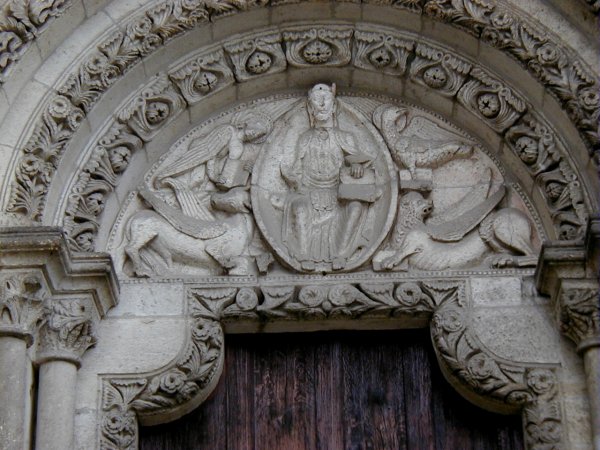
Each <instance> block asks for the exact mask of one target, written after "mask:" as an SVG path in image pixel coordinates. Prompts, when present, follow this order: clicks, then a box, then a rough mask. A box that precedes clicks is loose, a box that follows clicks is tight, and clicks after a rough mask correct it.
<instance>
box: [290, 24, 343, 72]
mask: <svg viewBox="0 0 600 450" xmlns="http://www.w3.org/2000/svg"><path fill="white" fill-rule="evenodd" d="M352 33H353V29H352V28H350V27H347V26H328V27H327V28H308V29H307V28H298V29H293V30H290V31H284V32H283V40H284V42H285V55H286V58H287V60H288V62H289V63H290V65H292V66H294V67H311V66H318V65H326V66H333V67H340V66H345V65H346V64H349V63H350V60H351V59H352V52H351V50H350V49H351V41H350V40H351V38H352Z"/></svg>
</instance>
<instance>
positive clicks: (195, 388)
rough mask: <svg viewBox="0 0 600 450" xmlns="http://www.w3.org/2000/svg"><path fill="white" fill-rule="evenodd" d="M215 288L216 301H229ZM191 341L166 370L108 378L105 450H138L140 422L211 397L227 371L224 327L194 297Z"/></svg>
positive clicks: (102, 434) (102, 422)
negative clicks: (187, 403)
mask: <svg viewBox="0 0 600 450" xmlns="http://www.w3.org/2000/svg"><path fill="white" fill-rule="evenodd" d="M227 293H228V292H227V291H226V290H225V291H222V290H215V291H213V292H212V293H211V296H210V301H211V302H215V303H219V302H222V301H223V298H225V299H227V298H228V295H227ZM189 307H190V310H189V339H188V343H187V345H186V347H185V349H184V351H183V353H182V354H181V355H180V356H179V357H178V358H177V359H176V361H175V362H174V364H172V365H170V366H169V368H167V369H166V370H164V371H162V372H160V373H157V374H152V375H148V376H141V377H135V378H126V377H123V378H106V379H104V382H103V386H102V417H101V420H100V422H99V426H100V446H99V447H100V449H102V450H109V449H110V450H117V449H119V450H121V449H135V448H137V427H138V425H137V418H138V417H141V416H152V415H154V414H157V413H164V412H165V411H168V410H170V409H173V408H176V407H177V406H179V405H181V404H183V403H186V402H188V401H191V400H192V399H193V398H197V397H200V400H203V399H204V398H205V397H202V396H203V395H208V393H210V391H211V390H212V389H213V388H214V383H216V381H217V380H218V378H219V376H220V373H221V371H222V367H223V329H222V327H221V325H220V324H219V322H218V317H219V316H218V315H217V314H215V313H214V312H212V310H211V309H210V308H206V307H204V306H203V305H201V304H200V303H199V300H197V298H196V297H193V296H192V297H190V303H189Z"/></svg>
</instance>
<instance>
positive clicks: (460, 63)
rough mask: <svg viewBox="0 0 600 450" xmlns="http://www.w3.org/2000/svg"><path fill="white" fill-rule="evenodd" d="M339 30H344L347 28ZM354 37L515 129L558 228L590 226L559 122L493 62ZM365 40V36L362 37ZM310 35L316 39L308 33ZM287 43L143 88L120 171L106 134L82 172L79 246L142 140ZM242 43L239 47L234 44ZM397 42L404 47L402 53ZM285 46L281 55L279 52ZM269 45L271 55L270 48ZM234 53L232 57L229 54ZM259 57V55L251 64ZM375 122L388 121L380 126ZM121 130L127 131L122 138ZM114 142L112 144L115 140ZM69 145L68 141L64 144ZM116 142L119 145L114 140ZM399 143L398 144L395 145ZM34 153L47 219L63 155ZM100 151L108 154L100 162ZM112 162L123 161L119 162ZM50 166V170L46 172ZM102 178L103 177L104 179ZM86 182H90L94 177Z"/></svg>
mask: <svg viewBox="0 0 600 450" xmlns="http://www.w3.org/2000/svg"><path fill="white" fill-rule="evenodd" d="M294 30H295V31H294V32H293V33H296V34H294V36H296V35H297V33H299V31H298V27H295V28H294ZM311 30H314V28H311V27H306V28H305V32H306V33H308V35H309V38H308V39H309V41H310V39H313V38H310V36H312V34H311ZM335 30H337V31H336V32H339V30H338V28H335ZM285 32H286V31H285V30H284V31H283V33H284V34H285ZM332 33H333V32H332ZM334 34H335V33H334ZM332 35H333V34H332ZM315 36H316V35H315ZM317 37H318V36H317ZM367 37H368V39H367ZM315 39H316V37H315ZM353 39H354V41H353V42H354V44H353V45H352V46H351V47H350V49H351V50H352V52H354V53H352V54H351V56H352V64H354V65H355V66H357V67H361V68H362V67H366V66H367V64H370V69H369V70H375V69H376V65H374V63H373V60H376V58H371V56H373V55H374V54H375V53H376V52H378V51H379V50H382V51H384V50H385V51H384V53H385V52H388V53H387V54H388V56H389V57H390V58H392V59H390V64H391V65H386V67H387V69H385V68H382V69H381V70H392V69H394V70H396V69H397V70H401V71H403V72H404V73H405V76H409V77H410V78H411V79H413V80H415V82H417V83H419V84H422V85H424V86H427V87H428V88H431V89H436V90H437V91H439V92H440V93H441V94H442V95H455V96H456V97H457V98H458V99H459V100H460V101H461V102H462V103H463V104H465V106H467V108H469V109H470V110H471V111H473V113H474V114H476V115H477V116H478V117H480V119H481V120H482V121H485V122H486V123H487V124H489V126H490V127H491V128H493V129H495V130H497V131H498V132H499V133H500V132H502V133H503V132H504V130H506V129H507V128H508V131H507V132H506V133H505V134H504V133H503V138H505V139H506V141H507V143H508V144H509V147H510V148H512V149H513V150H514V151H515V153H517V156H518V157H519V159H520V160H521V161H522V162H523V164H524V165H525V166H526V167H527V169H528V171H529V172H530V174H531V176H532V177H535V178H536V179H537V180H538V182H539V185H540V189H541V191H542V193H543V195H544V197H545V198H546V200H547V203H548V208H549V209H550V211H551V214H552V216H553V218H554V222H555V226H556V230H557V231H556V234H557V235H558V236H559V237H560V238H561V239H566V240H569V239H574V238H576V237H577V236H578V235H580V233H581V230H582V228H583V224H584V222H585V218H586V216H587V206H586V198H585V194H584V192H583V189H582V186H581V183H580V181H579V180H578V176H577V174H576V173H575V170H574V169H573V168H572V166H571V163H570V160H569V159H568V156H567V152H566V150H565V146H564V145H563V144H562V142H561V141H560V139H559V138H558V137H557V136H556V134H555V132H554V131H553V129H552V128H551V126H550V125H549V124H547V123H546V122H545V121H544V119H543V118H542V117H541V116H538V115H536V114H535V113H533V112H527V105H526V104H525V102H524V101H523V100H522V99H521V97H520V95H519V94H517V93H515V92H514V90H513V89H512V88H510V87H507V86H505V85H504V84H503V83H502V82H501V81H499V80H497V79H495V78H492V77H491V76H490V75H489V74H487V73H486V72H485V71H483V69H480V68H478V67H474V66H473V65H472V64H471V63H469V62H467V61H465V60H464V59H461V58H459V57H455V56H452V54H451V53H450V51H449V50H448V49H443V48H440V47H437V46H435V45H432V44H424V43H422V42H420V43H418V44H416V42H415V41H414V37H411V35H396V34H390V35H389V36H387V35H383V34H381V33H380V34H377V35H374V34H373V33H372V31H369V29H368V28H365V29H362V28H361V29H358V30H355V32H354V35H353ZM360 39H362V40H363V41H360V42H359V40H360ZM365 39H366V40H365ZM411 39H413V40H411ZM313 40H314V39H313ZM317 40H318V39H317ZM303 42H304V41H303ZM315 42H316V41H315ZM361 42H362V43H361ZM305 44H306V45H308V44H307V43H306V42H305ZM409 44H410V45H409ZM286 45H287V44H286V43H285V38H282V40H281V41H279V37H278V35H277V34H276V33H275V34H274V33H273V32H266V34H265V35H257V34H254V35H252V36H251V37H249V38H248V39H242V40H241V41H239V43H238V44H235V46H233V47H231V46H229V44H227V45H226V48H225V49H223V50H220V49H215V48H212V49H210V50H209V51H208V52H206V53H201V54H195V55H194V56H192V57H191V58H190V60H189V61H184V62H182V63H179V65H178V66H176V67H174V68H173V69H172V70H171V71H169V78H168V77H166V76H164V75H160V76H158V77H157V78H156V79H155V80H153V81H151V82H150V83H149V84H148V85H147V86H146V87H144V88H142V90H141V91H140V92H141V93H140V94H138V95H137V96H136V98H135V99H134V100H131V101H130V103H129V104H127V105H125V106H124V108H123V110H122V111H121V112H120V113H119V122H116V123H115V124H114V125H113V126H112V128H111V131H110V132H109V133H108V134H109V135H110V134H114V135H115V139H116V141H120V140H122V139H125V140H126V141H128V142H129V144H128V145H126V146H122V145H119V146H117V147H116V148H117V149H118V151H117V150H112V151H111V154H112V158H113V159H114V160H115V161H116V160H119V161H117V162H118V164H117V166H115V167H112V168H111V170H105V169H103V168H102V167H104V166H107V165H108V164H106V161H107V157H103V158H102V157H101V158H100V159H99V157H98V155H101V154H102V153H103V152H104V151H103V150H101V148H104V147H106V145H105V144H104V143H103V142H106V141H107V138H106V137H103V138H101V140H100V141H99V143H98V144H97V146H96V150H95V155H96V156H93V157H92V158H91V159H90V160H89V162H88V163H87V164H86V165H85V166H84V168H83V173H82V175H80V177H79V180H80V181H79V182H78V183H77V186H76V187H75V188H74V189H73V190H72V193H71V195H70V197H69V205H68V207H67V210H66V218H65V224H66V226H67V229H68V230H69V236H70V238H71V239H72V242H75V247H74V248H77V249H79V250H90V249H92V248H93V241H94V235H95V232H94V229H96V228H97V225H98V223H99V216H100V215H101V213H102V210H103V204H104V202H105V201H106V195H107V194H108V193H110V192H112V190H113V189H114V187H115V186H116V183H118V178H119V176H120V174H121V173H122V172H123V170H124V168H125V167H126V165H127V161H128V159H129V157H130V155H131V152H132V151H134V150H136V149H138V148H139V143H140V142H143V141H147V140H148V139H150V138H151V136H153V135H154V134H156V133H157V132H158V130H159V129H161V128H162V127H163V126H165V125H167V124H168V123H169V122H170V121H171V120H172V119H173V118H174V117H175V116H176V115H177V114H178V113H179V112H181V111H182V109H183V108H184V107H186V105H191V104H194V103H196V102H198V101H200V100H201V99H202V98H204V97H205V96H208V95H212V94H213V93H215V92H218V91H219V90H221V89H224V88H226V87H227V86H230V85H231V84H232V83H234V82H239V81H237V80H238V79H240V77H242V79H246V78H244V77H246V76H250V75H249V74H251V72H250V71H249V68H248V67H249V66H248V65H249V64H250V65H252V67H254V66H253V64H254V63H256V64H258V66H257V67H256V68H255V69H254V70H255V72H256V70H258V72H261V71H262V70H263V69H264V68H265V67H266V66H264V64H267V65H269V64H271V65H270V66H269V68H267V69H266V71H264V72H263V73H255V74H253V75H252V76H253V77H256V76H260V75H262V74H269V73H271V71H272V70H282V68H285V67H287V65H291V64H292V63H291V61H287V63H286V64H287V65H284V63H283V62H281V63H278V62H277V61H278V60H279V61H282V60H281V58H282V55H283V54H284V47H285V46H286ZM303 45H304V44H303ZM277 46H279V47H278V48H279V50H277V51H276V50H275V48H276V47H277ZM392 47H393V48H392ZM394 48H395V49H396V50H394ZM259 49H260V50H259ZM234 50H235V55H237V56H235V55H234V54H233V53H231V52H234ZM394 51H397V52H396V53H393V52H394ZM278 52H279V56H277V53H278ZM369 52H370V53H369ZM390 52H391V53H390ZM408 52H414V54H415V58H414V59H411V58H407V59H406V60H404V59H403V58H404V56H403V55H405V54H407V53H408ZM258 53H260V54H259V56H260V58H259V59H260V61H258V60H256V61H254V59H252V55H256V54H258ZM263 53H264V54H265V55H269V57H268V58H266V57H264V55H263ZM226 54H227V55H229V56H228V57H226V56H225V55H226ZM377 54H379V53H377ZM390 55H392V56H390ZM394 55H395V56H394ZM234 56H235V57H234ZM380 56H381V55H380ZM238 57H239V58H238ZM236 58H238V59H239V61H238V60H237V59H236ZM382 58H383V57H382ZM386 58H387V57H385V58H383V59H382V61H384V62H386V61H387V59H386ZM394 58H396V59H394ZM251 60H252V61H254V62H252V63H251ZM235 61H237V62H235ZM392 61H393V62H392ZM402 61H405V62H406V64H408V66H407V67H406V68H403V66H402V65H403V64H404V63H403V62H402ZM236 64H237V66H236ZM273 64H275V65H273ZM259 66H260V67H259ZM277 67H279V68H277ZM234 74H235V75H234ZM244 74H246V75H244ZM406 74H408V75H406ZM453 93H454V94H453ZM184 99H185V101H184ZM77 111H79V112H81V110H79V109H77V110H75V112H77ZM374 120H375V119H374ZM377 120H378V119H377ZM377 120H375V122H377ZM375 122H374V123H375ZM375 125H376V126H377V127H379V125H377V124H375ZM409 128H410V127H409ZM46 129H48V128H46ZM380 131H381V132H382V133H383V135H384V138H386V137H385V136H386V134H385V133H386V132H387V131H386V130H384V129H381V130H380ZM410 132H411V131H409V129H407V130H406V133H410ZM120 135H123V137H122V138H121V137H119V136H120ZM386 139H387V138H386ZM108 140H110V139H108ZM44 142H47V140H45V141H44ZM407 142H408V141H407ZM387 144H388V146H392V147H393V144H392V143H391V141H388V142H387ZM111 145H112V144H109V147H110V146H111ZM62 148H63V146H62V145H61V146H59V147H58V150H60V149H62ZM107 150H108V151H110V148H108V149H107ZM390 150H392V149H391V148H390ZM459 153H460V152H459ZM36 154H39V152H38V153H36ZM42 154H43V153H42ZM30 158H32V159H33V160H35V161H33V162H32V163H30V164H29V165H28V166H27V171H28V172H27V173H30V172H31V175H28V176H27V177H21V179H22V181H23V183H21V182H19V183H16V184H15V185H14V189H13V203H12V205H13V206H12V210H13V211H23V212H27V213H28V214H30V215H31V216H32V217H37V218H39V216H40V214H41V209H42V205H43V202H44V200H45V195H46V190H47V184H48V183H49V182H50V180H51V174H52V171H53V170H55V169H54V166H55V164H56V163H52V162H45V161H40V160H38V159H36V156H35V155H32V156H31V157H30ZM54 160H55V159H53V160H52V161H54ZM99 160H104V161H105V162H104V163H101V164H99V163H98V161H99ZM534 160H535V161H534ZM34 163H35V164H34ZM405 163H406V162H400V163H399V168H402V166H403V165H404V164H405ZM111 164H113V165H114V163H111ZM30 166H31V167H30ZM101 166H102V167H101ZM42 167H43V168H45V169H44V171H45V172H43V173H37V174H36V173H35V170H36V169H37V168H42ZM37 170H40V169H37ZM46 172H47V173H49V174H50V175H44V173H46ZM413 175H414V174H413ZM98 180H101V181H100V182H97V181H98ZM105 181H106V183H105ZM86 183H89V186H88V185H87V184H86ZM106 186H110V187H108V188H107V187H106ZM82 193H83V195H82ZM91 193H93V194H94V195H93V197H94V198H92V199H88V200H86V199H84V197H85V196H88V194H91ZM78 202H79V203H81V205H79V204H78ZM86 203H88V204H86ZM85 229H89V230H90V231H91V234H86V235H85V236H84V237H81V238H78V236H79V235H80V234H81V233H82V232H84V230H85ZM73 230H75V232H73ZM77 241H81V242H77Z"/></svg>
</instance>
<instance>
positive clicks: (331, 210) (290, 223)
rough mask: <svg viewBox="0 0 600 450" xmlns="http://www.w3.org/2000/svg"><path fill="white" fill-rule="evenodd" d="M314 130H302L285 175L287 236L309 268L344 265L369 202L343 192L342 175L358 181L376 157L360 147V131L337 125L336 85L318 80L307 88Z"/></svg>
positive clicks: (357, 244) (283, 169)
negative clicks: (329, 84)
mask: <svg viewBox="0 0 600 450" xmlns="http://www.w3.org/2000/svg"><path fill="white" fill-rule="evenodd" d="M307 110H308V116H309V124H310V125H309V129H308V130H306V131H304V132H302V133H301V134H300V136H299V138H298V141H297V143H296V146H295V149H294V155H293V162H292V164H291V165H290V166H285V165H283V164H282V166H281V174H282V176H283V178H284V179H285V181H286V183H287V184H288V185H289V187H290V188H291V192H290V193H289V194H288V196H287V199H286V202H285V206H284V217H283V227H282V238H283V242H284V244H285V245H286V247H287V249H288V251H289V253H290V256H292V257H293V258H294V259H296V260H297V261H298V262H299V263H300V264H301V265H302V268H303V269H305V270H313V269H315V267H316V266H322V265H323V264H325V265H330V266H331V268H333V269H334V270H339V269H343V268H344V266H345V264H346V261H347V260H348V258H350V257H351V256H352V254H353V253H354V252H355V251H356V250H357V249H359V247H360V246H361V245H363V244H364V243H365V242H362V240H363V239H364V238H363V237H362V233H361V230H362V227H363V225H364V222H365V217H366V210H367V206H368V203H367V202H368V200H367V202H365V201H364V199H361V198H360V196H358V197H356V198H355V197H353V196H352V195H350V196H344V195H343V194H342V190H341V189H340V183H342V181H341V178H346V179H348V180H350V183H352V182H353V181H352V180H357V181H358V180H359V179H361V178H363V176H365V174H366V171H367V170H370V171H372V169H368V167H369V166H370V165H371V163H372V161H373V157H372V156H371V155H369V154H368V153H366V152H361V151H360V150H358V149H357V148H356V139H355V136H354V135H353V134H352V133H350V132H347V131H342V130H340V129H339V128H338V123H337V117H336V114H337V112H338V111H337V110H338V101H337V100H336V98H335V84H334V85H332V86H328V85H326V84H317V85H316V86H314V87H313V88H312V89H311V90H310V91H309V93H308V101H307Z"/></svg>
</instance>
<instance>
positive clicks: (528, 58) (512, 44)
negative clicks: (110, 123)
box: [0, 0, 600, 146]
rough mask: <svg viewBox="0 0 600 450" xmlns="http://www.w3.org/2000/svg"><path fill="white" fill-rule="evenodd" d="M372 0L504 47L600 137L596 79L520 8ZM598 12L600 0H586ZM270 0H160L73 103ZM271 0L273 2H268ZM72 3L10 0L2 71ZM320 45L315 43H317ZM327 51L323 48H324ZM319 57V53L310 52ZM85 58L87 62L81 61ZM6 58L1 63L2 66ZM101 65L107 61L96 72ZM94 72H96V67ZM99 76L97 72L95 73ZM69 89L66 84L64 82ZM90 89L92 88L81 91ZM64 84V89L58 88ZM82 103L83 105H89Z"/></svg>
mask: <svg viewBox="0 0 600 450" xmlns="http://www.w3.org/2000/svg"><path fill="white" fill-rule="evenodd" d="M368 2H372V3H375V4H385V5H388V4H389V5H392V6H394V7H399V8H403V9H407V10H409V11H412V12H415V13H417V14H425V15H427V16H431V17H433V18H436V19H438V20H441V21H444V22H449V23H451V24H453V25H456V26H458V27H460V28H463V29H465V30H467V31H468V32H470V33H472V34H474V35H475V36H476V37H479V38H481V39H483V40H484V41H486V42H487V43H489V44H490V45H492V46H494V47H497V48H499V49H501V50H503V51H506V52H508V53H509V54H510V55H512V56H513V57H515V58H516V59H517V60H518V61H520V62H522V63H523V65H524V66H525V67H526V68H527V69H528V70H529V71H530V72H532V73H533V74H534V75H535V76H536V77H537V78H538V79H539V80H540V81H541V82H542V83H544V84H545V85H546V87H547V88H548V89H549V90H550V91H551V92H552V93H553V94H554V95H555V96H556V97H557V98H558V99H559V101H561V102H562V103H563V105H564V106H565V107H566V109H567V111H569V114H570V116H571V118H572V120H573V121H574V122H575V123H576V124H577V126H578V127H579V128H580V129H581V131H582V133H583V134H584V136H585V137H586V139H587V141H588V143H589V144H590V145H592V146H596V145H597V144H598V137H597V133H596V125H595V124H596V123H597V120H598V117H599V114H600V96H599V95H598V88H597V79H596V78H595V77H594V75H593V74H592V72H590V70H589V69H588V68H585V64H584V63H582V62H581V61H580V60H578V59H577V57H576V56H575V55H573V54H572V51H569V50H567V49H565V48H562V47H561V46H560V45H558V44H556V43H555V42H553V41H552V36H548V35H547V34H545V33H544V32H542V31H540V30H537V29H536V27H535V26H534V25H533V24H530V23H528V22H527V21H526V20H522V19H521V18H520V17H519V15H518V13H517V12H513V11H511V10H510V9H509V8H507V7H506V6H503V5H499V4H497V3H496V2H495V1H492V0H487V1H484V2H482V1H479V0H462V1H453V0H452V1H451V0H426V1H424V3H423V5H421V1H420V0H393V1H392V0H371V1H368ZM586 2H587V3H588V4H589V5H590V8H591V9H592V10H593V11H594V12H597V10H598V2H597V1H595V0H586ZM269 3H270V2H269V1H268V0H230V1H227V2H201V3H187V2H182V1H181V0H170V1H169V2H161V4H160V5H158V6H153V7H151V8H150V9H148V10H147V11H146V12H145V13H144V14H143V15H141V16H138V17H137V18H136V19H134V21H133V22H132V23H131V24H129V26H128V27H126V31H125V30H122V31H120V32H119V33H116V34H115V35H113V37H111V38H110V39H109V40H108V41H107V42H105V43H103V44H101V45H99V46H98V48H99V49H100V50H101V52H100V53H97V54H96V55H95V57H94V58H93V59H91V60H90V61H89V62H91V67H90V69H91V71H89V75H91V78H92V79H90V80H88V79H87V78H89V77H88V71H87V70H85V69H83V71H80V72H81V73H80V75H79V76H74V77H72V78H71V81H70V83H71V87H72V88H74V90H75V91H79V92H80V94H83V95H78V94H77V93H75V98H76V100H75V99H74V104H76V105H78V104H79V102H84V103H87V107H88V108H89V106H90V103H93V101H95V99H96V98H97V96H98V95H99V94H100V93H101V92H102V91H103V90H105V89H106V88H107V87H108V86H109V85H110V84H112V83H113V82H114V80H115V79H116V78H118V77H119V76H120V75H122V73H123V72H124V71H125V70H126V69H127V68H129V67H130V66H131V65H133V64H134V63H135V62H137V61H138V60H139V58H140V57H142V56H144V55H146V54H149V53H150V52H152V51H153V50H155V49H156V48H158V47H159V46H160V45H162V44H164V42H166V41H167V40H169V39H170V38H172V37H173V36H175V35H178V34H180V33H182V32H184V31H185V30H188V29H191V28H193V27H194V26H195V25H197V24H198V23H200V22H205V21H208V20H209V18H210V17H212V16H218V15H220V14H224V13H231V12H235V11H239V10H246V9H249V8H252V7H256V6H266V5H268V4H269ZM273 3H275V2H273ZM69 5H70V1H68V0H62V1H53V2H49V4H48V3H44V4H42V5H38V2H33V1H25V0H22V1H19V0H14V1H13V2H11V4H10V5H9V6H8V8H7V12H6V14H5V15H6V17H5V19H4V23H2V25H1V26H0V30H2V35H1V38H2V40H1V41H0V43H2V46H1V47H0V48H2V50H3V51H2V52H0V70H2V71H3V72H4V73H6V72H7V71H8V69H9V68H10V66H11V65H12V64H13V63H14V62H15V61H16V60H17V59H18V58H19V57H20V55H21V54H22V53H23V52H24V50H25V49H26V48H27V46H28V44H29V43H30V42H31V41H32V40H33V39H34V37H35V35H36V34H37V32H39V31H40V30H41V29H42V28H43V26H44V24H45V23H46V22H47V21H49V19H50V18H53V17H55V16H57V15H59V14H60V13H61V12H62V11H63V10H64V9H66V8H67V7H68V6H69ZM315 42H316V43H315V44H314V45H312V46H311V49H312V47H314V49H312V50H310V51H309V55H310V54H314V55H318V56H315V57H311V56H309V59H313V60H314V61H318V60H320V59H323V58H324V57H325V56H324V55H325V53H327V43H326V42H324V41H315ZM319 49H320V50H319ZM323 51H324V52H325V53H322V52H323ZM315 58H316V59H315ZM86 64H88V63H86ZM3 65H4V67H3ZM102 68H108V69H109V70H108V72H107V73H103V74H101V73H100V72H101V71H102V70H100V71H99V70H98V69H102ZM94 71H95V72H96V73H93V72H94ZM98 75H99V76H98ZM67 90H70V89H69V88H68V89H67ZM88 90H90V93H89V94H88V93H86V92H85V91H88ZM59 91H61V92H62V91H63V89H59ZM86 110H87V109H86Z"/></svg>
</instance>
